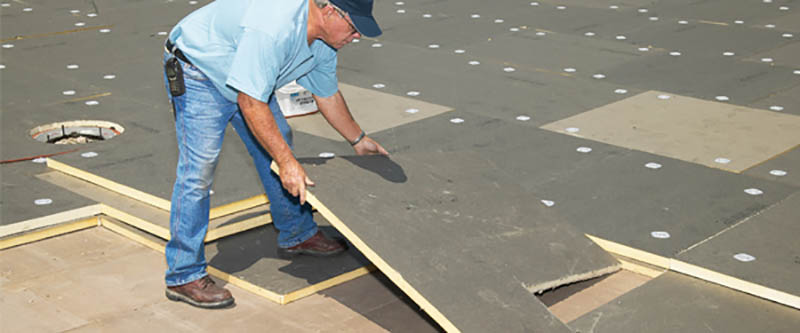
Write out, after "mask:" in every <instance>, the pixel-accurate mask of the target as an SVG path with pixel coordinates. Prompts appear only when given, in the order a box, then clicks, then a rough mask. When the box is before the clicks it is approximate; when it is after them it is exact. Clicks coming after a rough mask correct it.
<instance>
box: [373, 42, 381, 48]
mask: <svg viewBox="0 0 800 333" xmlns="http://www.w3.org/2000/svg"><path fill="white" fill-rule="evenodd" d="M372 47H376V48H377V47H383V44H381V43H374V44H372Z"/></svg>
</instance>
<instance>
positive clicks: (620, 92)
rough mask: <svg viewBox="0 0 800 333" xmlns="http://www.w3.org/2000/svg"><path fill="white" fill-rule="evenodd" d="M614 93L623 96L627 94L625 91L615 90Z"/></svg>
mask: <svg viewBox="0 0 800 333" xmlns="http://www.w3.org/2000/svg"><path fill="white" fill-rule="evenodd" d="M614 93H615V94H620V95H623V94H627V93H628V90H627V89H617V90H614Z"/></svg>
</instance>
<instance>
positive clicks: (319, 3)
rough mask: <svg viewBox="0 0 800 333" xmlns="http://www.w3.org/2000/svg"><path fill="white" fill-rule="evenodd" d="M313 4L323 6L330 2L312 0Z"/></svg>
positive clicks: (318, 6)
mask: <svg viewBox="0 0 800 333" xmlns="http://www.w3.org/2000/svg"><path fill="white" fill-rule="evenodd" d="M314 4H315V5H317V8H325V7H326V6H327V5H329V4H330V1H328V0H314Z"/></svg>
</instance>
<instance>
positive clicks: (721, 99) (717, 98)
mask: <svg viewBox="0 0 800 333" xmlns="http://www.w3.org/2000/svg"><path fill="white" fill-rule="evenodd" d="M714 98H715V99H716V100H718V101H720V102H725V101H729V100H730V98H728V96H717V97H714Z"/></svg>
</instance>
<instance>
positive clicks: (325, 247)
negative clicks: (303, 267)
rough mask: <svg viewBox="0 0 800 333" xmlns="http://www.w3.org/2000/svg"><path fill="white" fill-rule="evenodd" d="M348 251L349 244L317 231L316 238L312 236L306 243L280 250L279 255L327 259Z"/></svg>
mask: <svg viewBox="0 0 800 333" xmlns="http://www.w3.org/2000/svg"><path fill="white" fill-rule="evenodd" d="M344 250H347V244H346V243H345V242H344V241H343V240H341V239H330V238H328V237H326V236H325V234H323V233H322V231H317V233H316V234H314V236H311V238H309V239H308V240H306V241H305V242H302V243H300V244H297V245H295V246H292V247H290V248H278V254H280V255H281V256H283V257H287V256H292V255H298V254H308V255H312V256H317V257H327V256H332V255H334V254H339V253H342V252H344Z"/></svg>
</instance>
